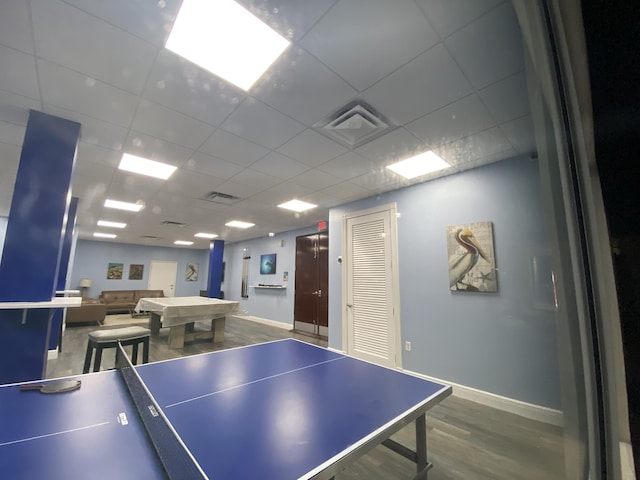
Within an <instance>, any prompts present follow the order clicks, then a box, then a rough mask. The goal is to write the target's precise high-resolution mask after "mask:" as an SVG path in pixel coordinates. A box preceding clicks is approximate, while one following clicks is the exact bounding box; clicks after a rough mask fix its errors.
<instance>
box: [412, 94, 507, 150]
mask: <svg viewBox="0 0 640 480" xmlns="http://www.w3.org/2000/svg"><path fill="white" fill-rule="evenodd" d="M494 124H495V121H494V120H493V118H491V115H489V112H488V111H487V108H486V107H485V106H484V105H483V103H482V102H481V101H480V99H479V98H478V96H477V95H476V94H473V95H469V96H467V97H465V98H463V99H462V100H458V101H457V102H454V103H452V104H450V105H447V106H446V107H443V108H440V109H438V110H436V111H435V112H432V113H430V114H429V115H425V116H424V117H422V118H419V119H418V120H415V121H413V122H411V123H410V124H408V125H407V126H406V129H407V130H409V131H410V132H412V133H413V134H414V135H415V136H417V137H418V138H420V139H421V140H422V141H423V142H424V143H425V144H426V145H427V146H429V147H431V146H435V145H441V144H443V143H450V142H452V141H454V140H457V139H459V138H462V137H467V136H469V135H472V134H474V133H477V132H480V131H482V130H486V129H487V128H489V127H491V126H493V125H494Z"/></svg>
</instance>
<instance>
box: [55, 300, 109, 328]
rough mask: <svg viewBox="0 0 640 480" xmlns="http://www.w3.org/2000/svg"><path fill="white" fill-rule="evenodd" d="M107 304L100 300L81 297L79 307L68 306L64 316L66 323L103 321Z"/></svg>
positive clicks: (99, 322) (101, 322)
mask: <svg viewBox="0 0 640 480" xmlns="http://www.w3.org/2000/svg"><path fill="white" fill-rule="evenodd" d="M106 315H107V306H106V305H105V304H104V303H102V302H101V301H100V300H88V299H83V300H82V303H81V304H80V306H79V307H68V308H67V314H66V316H65V323H66V324H67V325H69V324H74V323H94V322H96V323H98V324H100V325H102V324H103V323H104V317H105V316H106Z"/></svg>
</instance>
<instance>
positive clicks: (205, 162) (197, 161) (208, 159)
mask: <svg viewBox="0 0 640 480" xmlns="http://www.w3.org/2000/svg"><path fill="white" fill-rule="evenodd" d="M182 169H183V170H185V171H191V172H202V173H206V174H208V175H213V176H214V177H217V178H221V179H225V180H227V179H230V178H231V177H233V176H234V175H237V174H238V173H240V172H241V171H242V167H241V166H240V165H238V164H236V163H231V162H227V161H226V160H222V159H220V158H216V157H212V156H211V155H207V154H205V153H202V152H196V153H194V154H193V156H192V157H191V158H190V159H189V160H187V161H186V162H185V163H184V165H183V168H182Z"/></svg>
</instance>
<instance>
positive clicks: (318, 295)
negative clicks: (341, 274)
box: [311, 290, 322, 297]
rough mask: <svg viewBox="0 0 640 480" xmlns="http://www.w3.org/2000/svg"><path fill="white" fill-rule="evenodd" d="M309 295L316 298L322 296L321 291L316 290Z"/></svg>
mask: <svg viewBox="0 0 640 480" xmlns="http://www.w3.org/2000/svg"><path fill="white" fill-rule="evenodd" d="M311 295H316V296H317V297H321V296H322V290H316V291H315V292H311Z"/></svg>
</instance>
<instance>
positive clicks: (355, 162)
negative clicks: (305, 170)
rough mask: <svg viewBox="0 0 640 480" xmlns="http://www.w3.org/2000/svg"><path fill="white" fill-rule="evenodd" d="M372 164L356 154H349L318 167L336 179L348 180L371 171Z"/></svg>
mask: <svg viewBox="0 0 640 480" xmlns="http://www.w3.org/2000/svg"><path fill="white" fill-rule="evenodd" d="M372 165H373V164H372V162H371V161H369V160H367V159H366V158H364V157H363V156H361V155H358V154H357V153H355V152H347V153H345V154H344V155H340V156H339V157H336V158H334V159H333V160H330V161H328V162H326V163H323V164H322V165H320V166H319V167H318V170H322V171H323V172H327V173H330V174H331V175H333V176H334V177H338V178H341V179H343V180H348V179H350V178H353V177H357V176H359V175H363V174H365V173H367V172H370V171H371V167H372Z"/></svg>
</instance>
